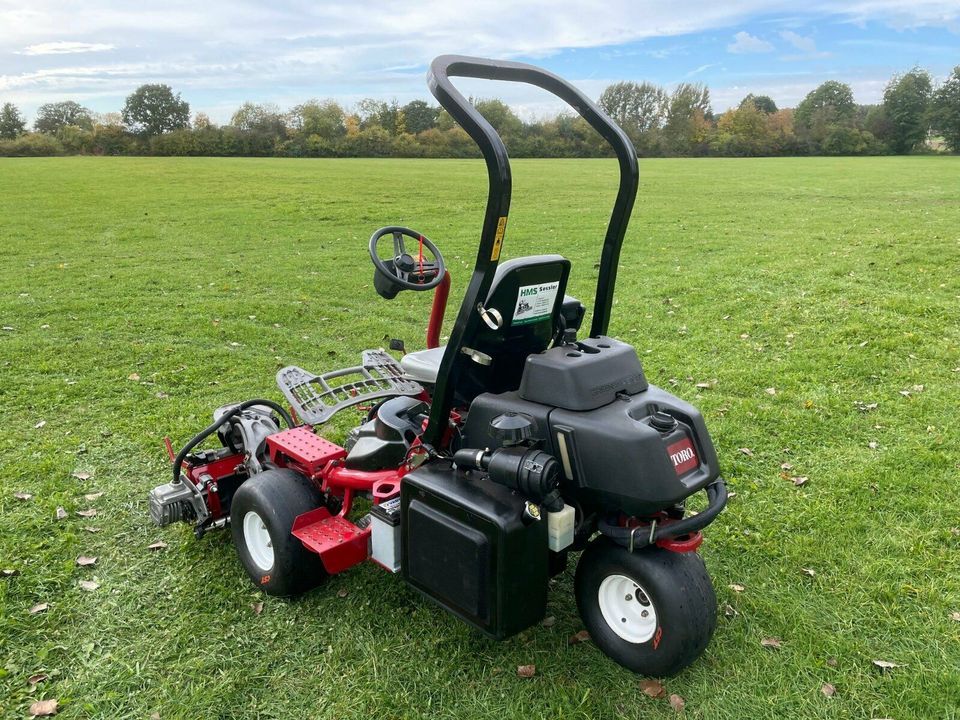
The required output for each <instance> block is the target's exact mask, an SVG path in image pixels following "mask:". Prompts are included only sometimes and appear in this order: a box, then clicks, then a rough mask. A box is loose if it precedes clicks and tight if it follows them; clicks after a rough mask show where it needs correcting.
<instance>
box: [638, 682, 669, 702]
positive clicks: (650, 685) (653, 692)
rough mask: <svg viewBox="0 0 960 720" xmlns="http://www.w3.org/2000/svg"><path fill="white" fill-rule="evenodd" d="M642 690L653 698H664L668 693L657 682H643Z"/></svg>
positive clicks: (641, 684)
mask: <svg viewBox="0 0 960 720" xmlns="http://www.w3.org/2000/svg"><path fill="white" fill-rule="evenodd" d="M640 689H641V690H643V693H644V694H645V695H649V696H650V697H652V698H658V697H663V696H664V695H665V694H666V692H667V691H666V690H664V689H663V685H661V684H660V683H659V682H658V681H657V680H641V681H640Z"/></svg>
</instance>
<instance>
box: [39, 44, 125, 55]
mask: <svg viewBox="0 0 960 720" xmlns="http://www.w3.org/2000/svg"><path fill="white" fill-rule="evenodd" d="M115 47H116V45H111V44H109V43H85V42H69V41H60V42H45V43H37V44H36V45H27V47H25V48H24V49H23V50H22V52H21V53H20V54H21V55H69V54H71V53H89V52H104V51H105V50H113V49H114V48H115Z"/></svg>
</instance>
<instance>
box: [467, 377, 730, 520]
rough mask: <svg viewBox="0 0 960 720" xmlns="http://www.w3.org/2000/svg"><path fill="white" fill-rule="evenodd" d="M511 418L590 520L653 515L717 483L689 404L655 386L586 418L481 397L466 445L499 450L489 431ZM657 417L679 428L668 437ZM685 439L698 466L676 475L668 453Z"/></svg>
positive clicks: (504, 397) (712, 458)
mask: <svg viewBox="0 0 960 720" xmlns="http://www.w3.org/2000/svg"><path fill="white" fill-rule="evenodd" d="M508 411H512V412H522V413H524V414H526V415H528V416H529V417H530V418H531V419H532V421H533V423H534V437H536V438H538V439H540V440H541V441H542V442H543V449H544V450H545V451H547V452H549V453H550V454H551V455H553V456H554V457H555V458H557V460H558V461H560V464H561V467H562V468H563V475H564V480H563V481H562V482H561V493H562V494H563V496H564V497H565V498H568V499H571V498H572V499H575V500H576V501H577V502H579V503H580V504H581V505H582V506H583V508H584V510H585V511H586V512H588V513H589V512H595V511H622V512H625V513H627V514H628V515H639V516H643V515H650V514H653V513H656V512H658V511H660V510H665V509H667V508H669V507H671V506H672V505H675V504H676V503H678V502H682V501H683V500H684V499H686V498H687V497H689V496H690V495H692V494H693V493H695V492H697V491H698V490H700V489H702V488H704V487H705V486H706V485H708V484H709V483H711V482H712V481H713V480H715V479H717V478H718V477H719V476H720V468H719V462H718V460H717V454H716V451H715V450H714V447H713V442H712V441H711V439H710V435H709V433H708V432H707V428H706V425H705V424H704V422H703V416H702V415H701V414H700V412H699V411H698V410H697V409H696V408H694V407H693V406H692V405H690V404H689V403H687V402H685V401H683V400H681V399H680V398H678V397H676V396H674V395H671V394H670V393H668V392H666V391H665V390H662V389H661V388H658V387H656V386H655V385H648V386H647V388H646V390H643V391H642V392H638V393H634V394H632V395H628V394H621V395H620V396H619V397H618V398H617V399H615V400H613V401H612V402H610V403H607V404H606V405H603V406H601V407H598V408H594V409H592V410H584V411H575V410H567V409H564V408H558V407H553V406H550V405H545V404H542V403H534V402H530V401H528V400H524V399H523V398H522V397H520V395H519V393H516V392H508V393H501V394H499V395H494V394H490V393H485V394H483V395H479V396H477V398H476V399H475V400H474V402H473V404H472V405H471V406H470V413H469V415H468V417H467V422H466V425H465V427H464V431H463V445H464V446H465V447H477V448H495V447H497V441H496V438H494V437H492V436H491V435H490V432H489V424H490V421H491V420H492V419H493V418H495V417H496V416H497V415H500V414H502V413H504V412H508ZM658 411H660V412H665V413H667V414H669V415H671V416H672V417H674V418H675V419H676V420H677V425H676V427H675V428H674V429H672V430H671V431H669V432H667V433H662V432H660V431H659V430H657V429H656V428H655V427H652V426H651V425H650V418H651V416H652V415H653V414H654V413H656V412H658ZM561 438H562V440H561ZM684 438H689V440H690V442H691V444H692V446H693V448H694V449H695V451H696V455H697V462H696V463H694V464H693V467H691V468H690V469H682V470H681V469H679V468H677V467H675V465H674V462H673V461H672V460H671V457H670V453H669V452H668V451H667V448H668V447H671V446H673V445H674V444H675V443H677V442H678V441H681V440H683V439H684ZM561 443H562V445H561Z"/></svg>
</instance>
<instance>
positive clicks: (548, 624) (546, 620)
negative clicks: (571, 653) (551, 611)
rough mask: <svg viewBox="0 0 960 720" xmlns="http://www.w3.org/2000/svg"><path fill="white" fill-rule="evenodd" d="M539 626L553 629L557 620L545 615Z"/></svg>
mask: <svg viewBox="0 0 960 720" xmlns="http://www.w3.org/2000/svg"><path fill="white" fill-rule="evenodd" d="M540 624H541V625H543V626H544V627H545V628H548V627H553V626H554V625H556V624H557V619H556V618H555V617H554V616H553V615H547V616H546V617H545V618H544V619H543V622H541V623H540Z"/></svg>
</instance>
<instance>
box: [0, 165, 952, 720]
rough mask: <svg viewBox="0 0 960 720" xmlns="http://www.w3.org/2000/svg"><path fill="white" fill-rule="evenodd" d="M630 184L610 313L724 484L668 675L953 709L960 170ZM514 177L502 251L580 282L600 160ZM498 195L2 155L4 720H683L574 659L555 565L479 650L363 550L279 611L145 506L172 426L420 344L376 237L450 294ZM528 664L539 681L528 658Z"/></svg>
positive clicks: (457, 175)
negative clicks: (704, 608) (701, 604)
mask: <svg viewBox="0 0 960 720" xmlns="http://www.w3.org/2000/svg"><path fill="white" fill-rule="evenodd" d="M641 172H642V177H641V179H642V189H641V193H640V197H639V200H638V204H637V210H636V213H635V218H634V222H633V225H632V226H631V229H630V232H629V234H628V237H627V239H626V243H625V246H624V251H623V256H622V261H621V270H620V282H619V285H618V291H617V304H616V305H615V307H614V314H613V320H612V324H611V333H612V334H614V335H617V336H619V337H620V338H622V339H624V340H626V341H628V342H630V343H633V344H635V345H636V347H637V348H638V350H639V352H640V354H641V357H642V359H643V361H644V363H645V369H646V372H647V375H648V377H649V379H650V380H651V381H652V382H654V383H656V384H658V385H662V386H665V387H668V388H670V389H672V391H673V392H675V393H677V394H679V395H680V396H681V397H683V398H686V399H688V400H691V401H692V402H694V403H695V404H697V405H698V406H699V407H700V408H702V409H703V411H704V413H705V415H706V418H707V422H708V426H709V427H710V428H711V431H712V433H713V438H714V441H715V443H716V445H717V448H718V451H719V454H720V458H721V464H722V467H723V470H724V473H725V475H726V476H727V478H728V479H729V482H730V485H731V490H733V491H735V492H736V495H735V497H733V499H732V500H731V502H730V506H729V508H728V509H727V511H726V512H725V513H724V514H723V515H721V516H720V518H719V519H718V520H717V521H716V522H715V523H714V525H712V526H711V527H710V529H709V531H708V533H707V541H706V543H705V545H704V548H703V555H704V557H705V559H706V563H707V565H708V567H709V569H710V571H711V573H712V575H713V578H714V581H715V586H716V588H717V594H718V598H719V602H720V604H721V607H723V606H724V605H727V604H729V605H730V606H731V607H733V608H735V609H736V611H737V614H736V615H735V616H734V617H726V616H723V615H722V616H721V617H720V621H719V626H718V629H717V633H716V636H715V637H714V640H713V642H712V643H711V645H710V647H709V648H708V649H707V651H706V653H705V655H704V656H703V657H702V658H701V659H700V660H699V661H698V662H697V663H696V664H694V665H693V666H692V667H691V668H689V669H688V670H686V671H685V672H683V673H682V674H681V675H680V676H678V677H676V678H673V679H671V680H669V681H667V682H665V686H666V688H667V692H668V693H678V694H680V695H682V696H683V697H684V698H685V699H686V702H687V706H686V710H685V711H684V714H685V715H686V716H687V717H691V718H742V717H748V718H783V717H804V718H807V717H811V718H870V717H892V718H898V719H905V718H954V719H955V718H958V717H960V711H958V707H960V622H956V621H954V620H952V619H951V613H955V612H958V611H960V530H957V528H958V527H960V499H958V476H960V471H958V468H960V452H958V441H960V433H958V427H960V411H958V406H960V280H958V268H960V203H958V201H957V189H958V188H960V160H958V159H956V158H896V159H894V158H877V159H770V160H702V161H701V160H686V161H685V160H652V161H644V162H642V163H641ZM514 175H515V177H514V181H515V182H514V187H515V193H514V211H513V213H512V214H511V216H510V223H509V226H508V231H507V237H506V242H505V249H504V257H505V258H506V257H513V256H517V255H522V254H528V253H534V252H541V251H543V252H561V253H563V254H564V255H566V256H567V257H569V258H570V259H571V260H572V261H573V263H574V271H573V277H572V280H571V287H570V288H569V291H570V292H571V293H572V294H575V295H577V296H579V297H580V298H582V299H583V300H585V301H586V302H587V303H588V304H589V303H590V302H592V290H593V285H594V283H595V279H596V270H595V266H594V263H595V262H596V260H597V257H598V248H599V245H600V242H601V239H602V233H603V229H604V227H605V223H606V220H607V217H608V213H609V207H610V204H611V203H612V199H613V194H614V189H615V183H616V167H615V163H614V162H613V161H604V160H597V161H518V162H516V163H514ZM485 189H486V180H485V174H484V170H483V166H482V165H481V163H479V162H473V161H417V160H413V161H403V160H372V161H366V160H344V161H336V160H332V161H324V160H318V161H296V160H214V159H168V160H167V159H132V158H131V159H108V158H67V159H43V160H6V161H0V260H2V262H0V323H2V325H4V326H7V327H11V328H13V329H12V330H7V329H4V330H3V331H2V333H0V429H2V435H0V438H2V439H0V567H2V568H11V569H16V570H18V571H19V574H18V575H16V576H13V577H0V715H2V716H3V717H24V716H26V713H27V707H28V706H29V704H30V702H31V701H32V700H33V699H37V698H41V697H56V698H59V699H60V701H61V704H62V710H61V717H67V718H74V717H76V718H80V717H84V718H85V717H91V718H127V717H131V718H145V717H148V716H149V715H150V714H151V713H153V712H158V713H159V714H160V717H161V718H165V719H166V718H181V717H182V718H199V717H205V718H293V717H311V718H348V717H378V718H380V717H383V718H390V717H431V718H433V717H449V718H454V717H456V718H466V717H470V718H505V717H523V718H533V717H564V718H568V717H583V718H587V717H591V718H593V717H602V718H608V717H609V718H612V717H624V718H640V717H642V718H657V717H671V716H673V715H674V711H673V710H672V709H671V708H670V706H669V705H668V704H667V701H666V700H665V699H662V698H661V699H651V698H649V697H647V696H645V695H644V694H642V692H641V691H640V689H639V679H638V678H637V677H635V676H633V675H632V674H630V673H628V672H626V671H624V670H622V669H620V668H619V667H617V666H616V665H614V664H613V663H612V662H610V661H608V660H607V659H606V658H604V657H603V656H602V655H601V654H600V652H599V651H598V650H597V649H596V648H595V647H594V646H593V645H591V644H589V643H588V644H582V645H574V646H568V644H567V638H568V637H569V636H571V635H573V634H574V633H575V632H577V631H578V630H580V629H581V627H582V626H581V624H580V622H579V619H578V617H577V614H576V608H575V605H574V602H573V596H572V570H568V571H567V572H566V573H565V574H563V575H562V576H560V577H559V578H558V580H557V582H556V584H555V585H554V587H553V589H552V592H551V597H550V606H549V609H548V612H549V614H551V615H553V616H555V617H556V618H557V622H556V624H555V625H554V626H553V627H550V628H542V627H534V628H532V629H530V630H528V631H526V632H524V633H522V634H521V635H519V636H518V637H515V638H512V639H510V640H508V641H505V642H502V643H496V642H493V641H488V640H486V639H484V638H482V637H480V636H479V635H478V634H477V633H475V632H474V631H472V630H470V629H469V628H467V627H466V626H465V625H463V624H461V623H459V622H458V621H457V620H455V619H453V618H452V617H449V616H447V615H445V614H444V613H443V612H442V611H440V610H438V609H436V608H434V607H433V606H431V605H429V604H427V603H426V602H425V601H423V600H421V599H420V598H419V597H418V596H417V595H416V594H415V593H414V592H413V591H411V590H409V589H407V588H406V587H405V586H404V585H403V584H402V583H401V582H400V581H399V579H397V578H393V577H390V576H388V575H386V574H384V573H383V572H382V571H380V570H378V569H376V568H375V567H374V566H372V565H364V566H360V567H358V568H355V569H353V570H351V571H350V572H348V573H346V574H344V575H342V576H339V577H336V578H334V579H333V580H332V581H331V582H330V584H329V585H327V586H326V587H324V588H322V589H320V590H319V591H316V592H313V593H310V594H309V595H307V596H305V597H303V598H302V599H299V600H295V601H281V600H276V599H272V598H261V597H260V596H258V595H257V593H256V592H255V590H254V588H253V587H252V586H251V585H250V583H249V582H248V581H247V579H246V577H245V576H244V575H243V573H242V570H241V568H240V565H239V563H238V562H237V561H236V559H235V557H234V553H233V549H232V547H231V544H230V539H229V536H228V534H226V533H220V534H213V535H210V536H207V537H206V538H204V539H203V540H202V541H200V542H197V541H196V540H194V538H193V536H192V534H191V531H190V529H189V528H188V527H187V526H184V525H180V526H176V527H171V528H167V529H164V530H158V529H156V528H154V527H152V526H151V525H150V523H149V520H148V518H147V513H146V502H145V497H146V493H147V491H148V490H149V489H150V488H151V487H153V486H154V485H156V484H157V483H160V482H164V481H165V480H166V478H167V473H168V471H169V470H168V468H169V466H168V464H167V461H166V459H165V455H164V451H163V449H162V446H161V439H162V437H163V436H164V435H166V434H169V435H171V437H172V438H173V439H174V443H177V442H182V441H183V440H185V439H186V438H187V437H188V436H189V435H191V434H193V433H194V432H195V431H196V430H198V429H199V428H200V427H202V426H204V425H205V424H206V423H207V422H209V418H210V413H211V411H212V410H213V408H215V407H217V406H218V405H220V404H222V403H226V402H229V401H235V400H239V399H245V398H248V397H253V396H257V395H267V396H270V397H274V398H277V399H279V393H278V391H277V390H276V388H275V386H274V384H273V377H274V373H275V371H276V369H277V368H278V367H279V366H281V365H282V364H290V363H295V364H298V365H302V366H304V367H307V368H313V369H317V370H321V369H327V368H332V367H337V366H341V365H345V364H352V363H354V362H355V361H356V359H357V358H358V357H359V353H360V351H361V350H363V349H365V348H368V347H376V346H380V345H382V344H384V343H385V339H386V338H388V337H402V338H404V339H405V340H406V341H407V346H408V348H411V349H413V348H416V347H420V346H421V343H422V337H423V327H424V324H425V323H424V318H425V315H426V312H427V310H428V307H429V299H428V298H427V297H424V296H422V295H416V294H414V293H404V294H402V295H400V296H399V297H398V298H397V300H395V301H394V302H392V303H388V302H385V301H383V300H381V299H380V298H379V297H377V296H376V294H375V293H374V292H373V289H372V287H371V276H372V268H371V266H370V263H369V260H368V258H367V255H366V248H365V245H366V240H367V238H368V237H369V235H370V233H371V231H372V230H373V229H375V228H377V227H379V226H381V225H386V224H390V223H400V224H406V225H410V226H412V227H414V228H417V229H420V230H422V231H423V232H425V233H427V234H428V235H429V236H430V237H431V238H433V239H434V240H435V241H437V242H438V243H439V245H440V246H441V248H442V249H443V251H444V253H445V254H446V257H447V259H448V261H449V264H450V266H451V269H452V272H453V276H454V284H455V290H454V296H455V297H457V296H458V295H459V292H458V291H462V288H463V287H464V284H465V281H466V278H467V276H468V272H469V269H468V268H469V266H470V264H471V263H472V260H473V257H474V254H475V248H476V242H477V236H478V232H479V226H480V221H481V217H482V209H483V203H484V198H485ZM451 315H452V313H451ZM134 373H136V374H137V375H139V377H140V379H139V381H137V380H131V379H129V377H130V376H131V375H132V374H134ZM713 380H715V381H716V383H715V385H714V386H713V387H710V388H708V389H698V388H697V387H696V384H697V383H698V382H704V381H713ZM921 385H922V386H923V388H922V390H921V389H920V388H919V386H921ZM771 387H774V388H776V394H775V395H771V394H768V393H767V392H765V390H766V389H767V388H771ZM900 391H908V392H909V395H904V394H901V392H900ZM873 404H876V407H875V409H872V410H869V409H868V410H866V411H863V410H862V409H858V407H859V408H865V406H870V405H873ZM348 414H349V413H348ZM41 421H45V423H46V424H45V425H43V426H42V427H35V426H37V425H38V424H39V423H41ZM871 443H876V445H875V447H873V448H871ZM739 448H749V449H750V450H751V451H752V455H747V454H745V453H744V452H741V451H740V450H739ZM782 463H790V464H791V465H792V466H793V468H792V470H789V472H788V473H787V475H802V476H807V477H809V482H808V483H807V484H806V485H804V486H803V487H795V486H794V485H793V483H791V482H790V481H789V479H785V478H784V477H782V476H781V473H782V472H784V471H782V470H781V464H782ZM77 471H82V472H87V473H90V474H91V475H92V477H90V478H89V479H87V480H80V479H77V478H75V477H72V475H71V474H72V473H74V472H77ZM95 491H102V492H104V493H105V494H104V495H103V496H102V497H100V498H99V499H96V500H94V501H92V502H87V501H85V500H84V499H83V497H82V496H83V494H84V493H91V492H95ZM15 492H28V493H31V494H32V495H33V498H32V499H31V500H29V501H21V500H17V499H15V498H14V497H13V493H15ZM58 506H62V507H63V508H65V509H66V510H67V511H68V512H69V513H70V517H69V518H68V519H65V520H62V521H58V520H57V519H56V517H55V511H56V508H57V507H58ZM88 506H92V507H94V508H95V509H96V510H97V511H98V515H97V516H96V517H94V518H92V519H89V520H86V519H83V518H80V517H77V516H76V515H75V512H76V511H78V510H82V509H84V508H86V507H88ZM84 526H94V527H98V528H100V529H101V532H99V533H97V534H91V533H88V532H86V531H85V530H84V529H83V528H84ZM159 539H163V540H165V541H166V542H167V543H169V548H168V549H166V550H161V551H157V552H151V551H148V550H147V545H148V544H150V543H151V542H154V541H156V540H159ZM80 554H87V555H94V556H96V557H98V558H99V559H98V562H97V564H96V566H95V567H93V568H79V567H77V566H76V565H75V562H74V561H75V558H76V557H77V556H78V555H80ZM803 568H810V569H812V570H814V571H815V573H816V574H815V576H813V577H810V576H808V575H807V574H804V572H803V571H802V569H803ZM81 579H96V580H97V581H98V582H99V583H100V584H101V585H100V587H99V589H98V590H96V591H94V592H85V591H83V590H81V589H80V588H79V587H78V584H77V583H78V581H79V580H81ZM733 583H738V584H742V585H743V586H744V588H745V589H744V590H743V592H739V593H738V592H734V591H733V590H731V589H730V588H729V585H730V584H733ZM338 591H347V593H348V594H347V595H346V597H341V596H340V595H342V594H343V593H342V592H341V593H340V594H339V595H338ZM258 600H263V601H264V608H263V612H262V614H260V615H256V614H254V612H253V611H252V610H251V603H254V602H256V601H258ZM40 602H48V603H49V604H50V607H49V609H48V610H47V611H46V612H44V613H38V614H34V615H31V614H29V613H28V609H29V608H30V607H31V606H33V605H34V604H35V603H40ZM767 636H775V637H778V638H780V639H782V641H783V646H782V648H781V649H780V650H779V651H777V650H772V649H768V648H764V647H761V645H760V640H761V639H762V638H764V637H767ZM875 659H883V660H889V661H892V662H896V663H898V664H900V665H901V667H898V668H895V669H893V670H890V671H888V672H884V673H882V672H880V671H879V670H878V668H876V667H874V666H873V664H872V661H873V660H875ZM528 663H535V664H536V666H537V674H536V677H534V678H533V679H521V678H518V677H517V676H516V667H517V666H518V665H521V664H528ZM834 665H835V666H834ZM40 672H42V673H46V674H48V675H49V676H50V678H49V679H48V680H47V681H45V682H43V683H41V684H39V685H38V686H37V687H36V688H35V689H34V690H32V691H31V689H30V686H29V685H28V683H27V678H28V676H30V675H32V674H34V673H40ZM828 682H829V683H832V684H833V685H835V686H836V689H837V693H836V696H835V697H832V698H827V697H824V695H822V694H821V690H820V689H821V686H822V685H823V684H824V683H828Z"/></svg>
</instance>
